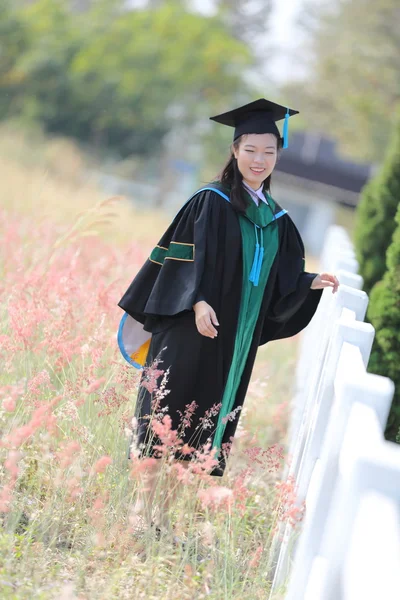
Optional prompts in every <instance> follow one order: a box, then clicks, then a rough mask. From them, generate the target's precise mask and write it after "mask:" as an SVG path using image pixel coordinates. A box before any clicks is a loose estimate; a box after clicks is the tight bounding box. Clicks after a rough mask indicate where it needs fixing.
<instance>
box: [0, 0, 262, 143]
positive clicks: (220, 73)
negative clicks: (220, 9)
mask: <svg viewBox="0 0 400 600" xmlns="http://www.w3.org/2000/svg"><path fill="white" fill-rule="evenodd" d="M0 7H1V9H2V10H1V11H0V33H2V34H3V35H2V36H1V38H0V39H1V41H0V108H1V118H3V119H4V118H9V117H19V118H22V119H25V120H30V121H34V122H39V123H41V124H42V125H43V127H44V128H45V130H47V131H50V132H57V133H60V134H64V135H69V136H74V137H76V138H78V139H79V140H81V141H82V142H89V143H96V144H101V145H102V146H106V147H109V148H114V149H117V150H118V152H120V154H122V155H128V154H130V153H140V154H142V155H146V154H150V153H152V152H156V151H157V149H158V148H159V147H160V143H161V142H162V140H163V137H164V136H165V135H166V133H168V131H169V130H170V129H171V128H172V127H174V126H175V125H176V124H177V123H183V124H185V123H187V122H189V120H190V121H192V122H193V121H194V122H195V121H196V118H197V117H204V116H205V115H208V114H213V112H214V110H215V109H216V108H218V109H219V107H220V106H221V103H222V99H223V98H225V100H226V98H229V97H230V96H234V95H235V94H237V93H238V91H239V90H240V88H241V87H242V81H243V73H244V71H245V69H246V68H247V66H248V65H249V64H250V63H251V61H252V56H251V53H250V51H249V49H248V48H247V47H246V45H245V44H244V43H243V42H241V41H239V40H237V39H235V38H234V36H233V35H232V34H230V33H229V32H228V31H227V30H226V27H225V26H224V24H223V22H222V21H221V18H220V17H218V16H213V17H208V16H204V15H200V14H195V13H193V12H189V11H187V10H184V8H183V5H182V2H179V1H176V2H168V3H163V4H161V5H160V6H159V8H158V9H157V10H151V8H146V9H142V10H137V9H136V10H135V9H132V8H127V6H126V3H125V2H124V1H123V0H111V1H107V2H105V1H104V0H100V1H99V2H86V3H84V5H79V6H78V4H77V2H76V1H72V0H71V1H70V2H59V1H57V0H35V1H33V2H31V3H28V4H26V3H17V4H16V5H12V0H0Z"/></svg>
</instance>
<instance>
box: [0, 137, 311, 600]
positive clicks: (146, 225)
mask: <svg viewBox="0 0 400 600" xmlns="http://www.w3.org/2000/svg"><path fill="white" fill-rule="evenodd" d="M3 133H4V132H3ZM7 135H8V132H6V133H5V134H4V135H3V137H2V142H1V145H0V182H1V183H0V194H1V203H0V206H1V208H0V218H1V224H2V229H1V238H0V354H1V364H2V369H1V374H0V407H1V408H0V423H1V430H2V442H1V447H0V458H1V466H0V477H1V480H2V491H1V493H0V516H1V529H0V597H1V598H4V599H10V600H11V599H17V598H18V599H20V598H21V599H22V598H24V599H25V598H26V599H32V598H35V599H36V598H37V599H40V600H45V599H46V600H47V599H53V598H54V599H55V598H57V599H64V600H67V599H80V600H84V599H85V600H86V599H88V600H89V599H90V600H94V599H103V598H107V599H110V598H118V599H120V598H121V599H125V598H126V599H128V598H129V599H136V598H137V599H140V598H146V599H148V600H151V599H153V598H154V599H156V598H157V600H159V599H165V600H167V599H170V598H171V599H172V598H174V600H186V599H190V600H193V599H201V598H211V599H213V600H221V599H225V598H241V599H243V600H257V599H258V598H259V599H260V600H261V599H263V600H264V599H265V598H266V597H267V594H268V588H269V585H270V582H269V580H268V570H267V566H268V559H269V548H270V544H271V541H272V536H273V534H274V531H275V530H276V527H277V524H278V523H279V521H281V520H285V519H292V520H295V521H296V520H298V519H299V518H301V515H300V514H299V513H298V512H297V511H296V510H295V509H294V507H293V489H292V487H291V486H290V485H284V486H282V485H279V484H278V476H279V471H280V469H281V466H282V464H283V460H284V458H283V456H282V444H283V443H284V440H285V432H286V428H287V416H288V401H289V399H290V392H291V383H292V374H293V369H294V364H295V353H296V340H286V341H281V342H277V343H274V344H272V345H270V346H269V347H266V348H262V349H261V350H260V352H259V356H258V358H257V362H256V366H255V369H254V372H253V377H252V382H251V385H250V388H249V393H248V397H247V400H246V405H245V409H244V411H243V413H242V416H241V422H240V427H239V432H238V435H237V438H236V439H235V442H234V446H233V450H232V454H231V458H230V461H229V466H228V469H227V472H226V474H225V476H224V477H223V478H222V480H219V479H218V481H217V480H216V479H215V478H211V477H210V476H208V475H207V474H206V473H204V474H201V475H195V474H194V473H191V471H190V469H189V470H188V471H186V470H185V471H184V472H182V471H180V470H178V469H177V468H176V467H175V466H174V464H172V463H170V462H168V461H167V460H166V461H165V464H164V467H163V470H162V473H161V476H160V480H159V484H158V488H157V497H156V500H155V504H156V503H157V502H158V501H159V499H160V498H161V497H162V496H163V495H165V493H166V490H167V482H168V481H171V479H172V480H173V481H174V485H176V486H179V491H178V492H179V493H178V495H177V497H178V501H177V502H176V503H175V504H174V505H173V506H172V507H171V511H170V513H171V514H170V519H171V522H172V523H173V524H174V526H175V533H176V534H177V535H178V537H179V539H180V540H183V541H185V542H186V544H185V545H184V546H183V545H182V544H180V543H178V544H176V543H175V544H174V543H173V540H172V538H171V536H168V535H167V536H163V537H162V538H161V539H160V540H157V539H156V537H155V535H154V532H152V531H145V530H142V529H141V528H140V519H139V517H138V514H137V510H136V506H137V499H138V495H139V493H140V491H141V489H142V488H143V486H146V485H147V482H146V473H145V471H144V469H143V465H142V464H141V463H140V462H138V461H136V460H133V461H132V463H131V464H128V461H127V460H126V451H127V443H128V442H127V440H128V436H129V433H130V427H131V416H132V411H133V407H134V402H135V397H136V394H137V387H138V374H137V372H136V371H135V370H134V369H132V368H131V367H129V365H127V364H125V363H124V362H123V359H122V357H121V356H120V355H119V351H118V349H117V346H116V331H117V327H118V323H119V319H120V317H121V311H120V309H119V308H118V307H117V306H116V303H117V301H118V299H119V298H120V296H121V295H122V293H123V292H124V291H125V289H126V287H127V284H128V283H129V282H130V280H131V279H132V277H133V275H134V273H135V272H136V271H137V269H138V268H139V267H140V265H141V264H142V263H143V261H144V260H145V258H146V256H147V255H148V252H149V249H150V248H151V247H152V245H154V243H155V242H156V241H157V238H158V236H159V234H160V233H161V232H162V231H163V229H164V228H165V226H166V224H167V220H166V219H165V218H163V217H162V216H160V215H158V214H152V213H151V212H149V213H143V212H139V211H138V210H136V211H135V210H134V209H133V208H132V206H130V205H129V204H128V203H127V202H126V201H125V200H124V199H120V198H118V199H105V198H104V197H103V196H102V195H101V194H100V193H99V192H98V191H97V190H96V189H95V188H93V187H92V186H91V185H90V184H89V183H88V182H86V181H85V176H84V172H85V169H84V165H83V162H82V159H81V157H80V155H79V154H78V153H77V152H76V150H75V149H74V148H73V146H72V145H70V144H69V143H67V142H64V146H63V142H60V141H58V142H57V143H56V142H53V147H52V149H51V145H50V147H49V148H48V147H47V146H46V145H45V143H44V142H43V145H40V146H39V147H36V148H31V147H30V146H29V144H30V143H32V142H29V140H26V139H25V138H24V137H23V136H21V137H20V138H19V137H18V136H14V138H9V144H7V139H8V138H7ZM40 144H42V142H40ZM49 156H50V158H49ZM195 507H200V508H198V509H196V511H197V518H196V519H194V516H193V515H194V514H195V512H196V511H195Z"/></svg>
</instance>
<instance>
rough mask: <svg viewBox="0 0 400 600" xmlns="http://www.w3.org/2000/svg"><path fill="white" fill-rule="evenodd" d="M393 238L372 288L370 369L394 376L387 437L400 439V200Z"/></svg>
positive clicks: (369, 311)
mask: <svg viewBox="0 0 400 600" xmlns="http://www.w3.org/2000/svg"><path fill="white" fill-rule="evenodd" d="M395 223H396V229H395V232H394V234H393V241H392V243H391V245H390V246H389V248H388V251H387V271H386V273H385V275H384V277H383V279H382V281H380V282H378V283H377V284H376V285H375V287H374V288H373V290H372V293H371V301H370V306H369V310H368V318H369V319H370V321H371V323H372V324H373V326H374V327H375V330H376V334H375V341H374V346H373V349H372V353H371V358H370V361H369V365H368V369H369V370H370V371H371V372H372V373H377V374H378V375H385V376H386V377H390V378H391V379H392V380H393V381H394V384H395V395H394V400H393V403H392V408H391V411H390V415H389V419H388V424H387V428H386V437H387V439H389V440H391V441H397V442H398V443H400V368H399V365H400V204H399V208H398V210H397V215H396V219H395Z"/></svg>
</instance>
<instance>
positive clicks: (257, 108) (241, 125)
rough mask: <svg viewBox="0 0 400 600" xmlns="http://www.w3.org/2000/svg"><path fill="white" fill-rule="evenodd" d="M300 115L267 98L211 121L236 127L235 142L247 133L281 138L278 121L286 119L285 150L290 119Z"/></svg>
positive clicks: (283, 140) (296, 111)
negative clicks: (265, 134) (272, 134)
mask: <svg viewBox="0 0 400 600" xmlns="http://www.w3.org/2000/svg"><path fill="white" fill-rule="evenodd" d="M298 113H299V111H298V110H293V109H292V108H286V107H285V106H281V105H280V104H275V102H270V101H269V100H266V99H265V98H260V99H259V100H255V101H254V102H250V104H245V105H244V106H240V107H239V108H235V109H234V110H230V111H228V112H226V113H223V114H221V115H216V116H215V117H210V119H211V121H216V122H217V123H221V124H222V125H228V126H229V127H234V128H235V132H234V136H233V141H235V140H236V139H237V138H238V137H240V136H241V135H243V134H245V133H274V134H275V135H276V136H278V138H280V135H281V134H280V132H279V129H278V127H277V125H276V121H280V120H281V119H285V122H284V125H283V138H282V142H283V148H287V147H288V129H289V117H291V116H292V115H297V114H298Z"/></svg>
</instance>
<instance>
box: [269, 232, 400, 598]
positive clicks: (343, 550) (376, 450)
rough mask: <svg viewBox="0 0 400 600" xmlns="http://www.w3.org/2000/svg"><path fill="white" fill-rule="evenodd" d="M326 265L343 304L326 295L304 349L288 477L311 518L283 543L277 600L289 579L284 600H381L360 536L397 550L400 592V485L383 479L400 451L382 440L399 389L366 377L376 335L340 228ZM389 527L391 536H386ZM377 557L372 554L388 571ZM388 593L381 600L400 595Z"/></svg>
mask: <svg viewBox="0 0 400 600" xmlns="http://www.w3.org/2000/svg"><path fill="white" fill-rule="evenodd" d="M321 264H322V270H327V271H333V272H336V273H337V275H338V277H339V280H340V282H341V285H340V288H339V291H338V293H337V294H336V295H335V296H333V295H332V294H331V293H330V290H329V291H328V290H325V291H324V293H323V295H322V299H321V302H320V305H319V307H318V311H317V313H316V315H315V317H314V319H313V321H312V323H311V324H310V326H309V327H308V328H307V330H306V331H305V333H304V335H303V338H302V341H301V344H300V358H299V361H298V366H297V380H296V383H297V385H296V389H295V396H294V402H293V410H292V420H291V424H290V429H289V457H290V461H289V465H288V467H287V469H286V472H285V477H290V476H293V477H294V479H295V481H296V484H297V501H298V503H299V504H300V503H302V501H305V503H306V515H305V520H304V524H303V527H302V531H301V534H300V537H299V539H298V540H295V539H294V535H293V529H292V527H291V526H290V525H286V526H285V527H284V526H282V527H281V528H280V530H279V531H278V534H277V536H276V538H275V539H274V544H273V547H272V551H271V563H270V575H272V576H273V583H272V590H271V594H270V598H275V597H276V596H275V594H276V593H277V592H278V591H279V590H282V588H283V587H284V585H285V583H286V582H287V580H288V578H289V577H290V578H289V587H288V590H287V594H286V595H285V596H284V597H285V600H361V599H362V600H367V599H368V600H372V598H377V597H378V596H377V594H378V592H377V590H379V576H376V577H375V578H374V586H375V587H374V586H370V587H368V586H366V585H365V584H363V581H362V580H361V575H362V573H363V569H362V564H363V563H362V556H364V557H366V556H367V555H366V553H365V551H364V552H363V543H364V544H365V539H364V538H365V536H364V538H363V536H362V535H361V533H360V532H362V531H363V526H365V524H366V523H368V522H372V524H373V527H374V529H373V535H374V539H375V540H376V543H381V552H383V551H384V547H383V546H382V544H384V543H386V544H387V546H388V547H390V548H391V552H392V555H393V557H395V558H394V559H392V556H391V557H389V558H388V561H387V564H386V567H385V568H384V567H382V569H384V571H385V574H386V580H387V581H390V585H392V586H395V587H392V589H393V590H395V592H394V593H398V594H400V585H399V581H398V580H399V578H400V575H399V576H397V575H396V573H394V564H395V562H394V561H395V560H397V558H398V557H399V556H400V526H399V522H400V521H399V519H400V513H399V504H400V502H399V500H400V477H398V479H397V482H396V485H395V486H393V485H392V486H390V485H383V484H382V477H383V473H385V472H386V473H389V471H390V472H392V473H395V472H396V473H397V476H398V475H399V474H400V447H398V446H396V445H395V444H390V443H388V442H385V441H384V439H383V431H384V428H385V425H386V421H387V417H388V414H389V410H390V405H391V402H392V398H393V393H394V385H393V382H392V381H390V380H389V379H388V378H385V377H380V376H378V375H373V374H368V373H367V372H366V367H367V365H368V360H369V356H370V352H371V347H372V342H373V339H374V329H373V327H372V326H371V325H370V324H368V323H363V320H364V318H365V314H366V309H367V305H368V297H367V295H366V294H365V293H364V292H362V291H361V290H360V288H361V287H362V285H363V280H362V278H361V276H360V275H358V274H357V270H358V264H357V261H356V258H355V255H354V250H353V247H352V244H351V242H350V240H349V238H348V236H347V234H346V233H345V232H344V230H342V229H341V228H339V227H333V228H331V229H330V231H329V233H328V235H327V240H326V244H325V247H324V250H323V254H322V258H321ZM371 448H372V449H373V450H371ZM367 449H368V452H370V454H368V452H367ZM350 472H351V477H350V476H349V473H350ZM394 490H397V496H396V494H395V493H394ZM396 502H397V504H396ZM379 504H381V505H382V507H386V509H387V510H386V513H385V515H384V517H379V516H378V515H376V514H375V513H376V510H377V507H378V506H379ZM388 524H389V525H390V532H389V531H387V530H382V527H383V528H384V527H385V525H386V528H387V527H388ZM338 530H339V531H340V534H339V535H338ZM282 538H283V541H282ZM363 539H364V542H363ZM296 542H297V543H296ZM292 548H294V549H295V555H294V564H293V567H292V569H291V559H292V558H291V552H290V551H289V550H290V549H292ZM377 552H379V551H375V553H372V554H373V556H374V557H375V560H376V561H377V562H379V561H380V562H381V563H382V559H380V556H378V554H377ZM364 561H365V562H367V563H368V559H367V558H364ZM369 563H370V564H371V565H373V562H372V561H371V560H369ZM352 567H353V568H352ZM371 568H372V567H371ZM399 569H400V564H399ZM386 580H385V584H384V585H385V586H386ZM385 589H386V588H385ZM371 590H375V596H374V595H373V594H372V592H371ZM387 590H388V591H387V593H385V594H384V595H383V596H382V595H380V596H379V598H381V597H382V598H385V600H386V599H387V598H388V599H389V598H392V597H393V598H395V597H397V596H394V595H389V590H390V587H387ZM279 598H283V596H282V595H280V596H279Z"/></svg>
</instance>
